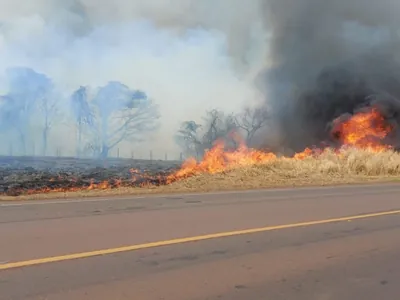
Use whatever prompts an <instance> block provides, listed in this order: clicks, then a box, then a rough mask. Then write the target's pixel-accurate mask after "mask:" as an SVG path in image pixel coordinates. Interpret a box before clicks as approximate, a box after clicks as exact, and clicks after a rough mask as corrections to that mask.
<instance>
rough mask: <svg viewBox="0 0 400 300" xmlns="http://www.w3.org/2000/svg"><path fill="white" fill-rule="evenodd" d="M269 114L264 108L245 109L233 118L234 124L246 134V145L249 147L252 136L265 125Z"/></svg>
mask: <svg viewBox="0 0 400 300" xmlns="http://www.w3.org/2000/svg"><path fill="white" fill-rule="evenodd" d="M268 120H269V113H268V111H267V109H266V108H258V109H257V108H249V107H248V108H246V109H245V110H244V111H243V112H242V113H240V114H238V115H237V116H236V117H235V124H236V125H237V127H238V128H240V129H241V130H243V131H244V132H245V134H246V144H247V145H251V143H252V140H253V138H254V135H255V134H256V133H257V131H259V130H260V129H261V128H263V127H264V126H266V125H267V122H268Z"/></svg>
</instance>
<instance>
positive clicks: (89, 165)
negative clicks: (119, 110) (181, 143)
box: [0, 156, 181, 196]
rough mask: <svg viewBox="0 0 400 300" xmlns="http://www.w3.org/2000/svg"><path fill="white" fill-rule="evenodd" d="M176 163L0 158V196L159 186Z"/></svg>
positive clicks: (175, 168) (175, 166) (176, 167)
mask: <svg viewBox="0 0 400 300" xmlns="http://www.w3.org/2000/svg"><path fill="white" fill-rule="evenodd" d="M180 165H181V162H179V161H161V160H153V161H150V160H133V159H116V158H115V159H114V158H110V159H107V160H96V159H78V158H60V157H25V156H24V157H10V156H0V194H2V195H8V196H18V195H22V194H34V193H40V192H46V191H48V192H51V191H61V192H62V191H73V190H75V189H76V190H80V189H82V190H85V189H92V188H93V189H104V188H116V187H120V186H143V185H146V184H151V185H161V184H164V183H165V179H166V176H167V175H168V174H171V173H172V172H174V171H175V170H177V169H179V167H180Z"/></svg>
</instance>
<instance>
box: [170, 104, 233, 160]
mask: <svg viewBox="0 0 400 300" xmlns="http://www.w3.org/2000/svg"><path fill="white" fill-rule="evenodd" d="M236 129H237V125H236V123H235V118H234V116H233V115H232V114H229V115H225V114H224V113H223V112H222V111H220V110H216V109H214V110H211V111H207V112H206V115H205V116H204V117H203V124H202V125H201V124H198V123H196V122H194V121H185V122H183V123H182V125H181V127H180V129H179V131H178V133H177V135H176V137H175V140H176V142H177V144H178V145H179V146H180V147H181V148H182V149H183V151H184V153H185V154H186V155H190V156H196V157H199V156H202V155H203V154H204V151H205V150H206V149H210V148H212V147H213V146H214V143H215V142H216V141H217V140H221V139H223V140H224V141H225V145H226V146H228V147H229V146H230V147H236V146H237V144H236V140H235V138H234V137H233V136H232V135H231V134H230V133H233V132H235V131H236Z"/></svg>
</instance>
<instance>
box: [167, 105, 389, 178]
mask: <svg viewBox="0 0 400 300" xmlns="http://www.w3.org/2000/svg"><path fill="white" fill-rule="evenodd" d="M391 130H392V128H391V126H390V125H387V124H386V122H385V119H384V117H383V116H382V115H381V114H380V113H379V111H378V110H377V109H376V108H372V109H371V110H370V111H368V112H361V113H357V114H355V115H353V116H352V117H351V118H350V119H349V120H347V121H346V122H342V123H339V124H337V126H336V128H335V132H336V133H338V135H339V136H340V142H341V144H342V146H344V147H354V148H359V149H370V150H373V151H384V150H386V149H388V148H389V146H387V145H385V144H383V143H382V140H383V139H384V138H385V137H386V136H387V135H388V134H389V133H390V131H391ZM325 150H327V148H323V149H321V148H315V149H311V148H306V149H304V150H303V151H302V152H299V153H296V154H295V155H294V156H293V157H290V158H289V157H286V159H294V160H303V159H306V158H308V157H310V156H318V155H320V154H321V153H323V152H324V151H325ZM336 150H338V149H336ZM335 152H336V153H340V151H335ZM276 158H277V156H276V155H275V154H274V153H272V152H263V151H259V150H254V149H249V148H247V147H246V145H244V144H243V143H241V144H240V146H239V147H238V148H237V150H234V151H225V145H224V143H223V141H217V142H216V144H215V146H214V147H213V148H212V149H211V150H209V151H207V152H206V153H205V155H204V158H203V160H202V161H200V162H197V161H196V159H194V158H190V159H188V160H187V161H186V162H184V163H183V165H182V167H181V169H180V170H179V171H177V172H176V173H175V174H172V175H170V176H168V180H167V182H168V183H171V182H173V181H177V180H180V179H183V178H187V177H191V176H195V175H198V174H203V173H208V174H214V173H220V172H223V171H226V170H229V169H232V168H237V167H242V166H249V165H255V164H260V163H266V162H270V161H272V160H274V159H276Z"/></svg>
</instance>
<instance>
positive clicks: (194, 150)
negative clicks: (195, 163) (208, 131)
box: [175, 121, 201, 157]
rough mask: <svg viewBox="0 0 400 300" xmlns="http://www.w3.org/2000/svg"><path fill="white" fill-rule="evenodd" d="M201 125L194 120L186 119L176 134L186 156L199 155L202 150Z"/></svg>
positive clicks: (176, 138)
mask: <svg viewBox="0 0 400 300" xmlns="http://www.w3.org/2000/svg"><path fill="white" fill-rule="evenodd" d="M200 129H201V125H200V124H197V123H196V122H194V121H185V122H183V123H182V125H181V128H180V129H179V130H178V133H177V134H176V136H175V141H176V142H177V144H178V145H179V146H180V147H181V148H183V153H184V154H185V156H194V157H199V156H200V154H201V153H200V152H201V150H200V149H201V141H200V140H199V130H200Z"/></svg>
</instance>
